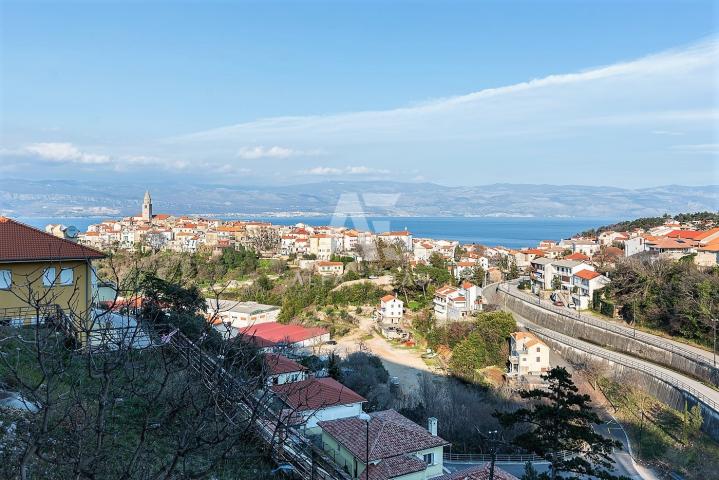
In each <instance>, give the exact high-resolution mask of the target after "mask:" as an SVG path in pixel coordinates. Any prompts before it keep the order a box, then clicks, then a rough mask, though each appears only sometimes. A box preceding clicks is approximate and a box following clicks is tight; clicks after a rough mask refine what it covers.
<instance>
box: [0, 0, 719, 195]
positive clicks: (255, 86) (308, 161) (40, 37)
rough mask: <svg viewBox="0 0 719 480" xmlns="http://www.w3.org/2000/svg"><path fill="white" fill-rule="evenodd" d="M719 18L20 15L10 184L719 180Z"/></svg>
mask: <svg viewBox="0 0 719 480" xmlns="http://www.w3.org/2000/svg"><path fill="white" fill-rule="evenodd" d="M718 15H719V12H718V11H717V8H716V5H715V3H714V2H698V1H672V2H670V1H661V0H660V1H623V2H620V1H603V2H593V3H592V4H591V5H590V4H589V2H585V1H578V0H577V1H561V2H559V1H531V2H530V1H527V2H519V1H501V2H500V1H487V2H408V1H397V2H370V1H365V2H350V1H335V2H303V1H293V2H272V1H266V2H212V1H205V2H182V3H180V2H170V1H154V2H153V1H147V2H139V1H138V2H134V1H129V2H124V3H112V2H106V1H95V2H61V1H49V2H34V1H24V2H2V10H1V20H0V21H1V25H0V27H1V28H0V31H1V32H0V42H1V43H0V47H1V49H2V50H1V51H0V54H1V55H0V79H1V82H2V83H1V84H0V90H1V95H2V96H1V102H2V103H1V104H0V113H1V116H0V128H1V129H2V131H1V132H0V135H1V137H0V139H1V141H2V145H1V148H2V150H0V155H2V156H1V157H0V176H5V177H8V178H10V177H12V178H23V177H34V178H37V175H38V173H37V172H38V171H42V172H43V173H42V175H45V176H47V177H48V178H50V177H60V178H77V179H81V180H82V179H97V178H98V176H103V175H104V176H105V178H108V179H109V180H108V181H110V182H113V181H117V182H120V181H122V182H128V181H134V180H137V178H138V176H140V177H142V178H143V179H148V178H152V179H160V178H167V179H176V180H177V181H200V180H202V181H205V180H207V181H215V182H218V183H247V184H263V183H268V184H269V183H298V182H311V181H318V180H339V179H350V178H351V179H355V180H374V179H392V180H404V181H435V182H438V183H443V184H451V185H458V184H461V185H477V184H486V183H495V182H517V183H552V184H567V183H572V184H591V185H615V186H626V187H643V186H651V185H660V184H670V183H679V184H687V185H692V184H696V185H698V184H709V183H719V178H718V175H719V173H718V170H717V153H719V145H718V143H719V139H717V126H718V123H717V119H718V117H719V113H718V110H717V84H718V82H719V80H718V79H719V69H718V68H717V66H718V65H719V45H718V40H717V32H716V29H717V21H718V20H719V17H718Z"/></svg>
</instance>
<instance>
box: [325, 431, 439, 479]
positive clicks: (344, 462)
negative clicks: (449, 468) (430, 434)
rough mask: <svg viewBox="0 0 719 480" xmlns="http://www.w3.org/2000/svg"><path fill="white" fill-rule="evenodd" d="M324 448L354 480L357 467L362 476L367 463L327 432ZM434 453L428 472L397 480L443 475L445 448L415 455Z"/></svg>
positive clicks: (421, 451) (427, 450)
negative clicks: (354, 455)
mask: <svg viewBox="0 0 719 480" xmlns="http://www.w3.org/2000/svg"><path fill="white" fill-rule="evenodd" d="M322 448H323V449H324V450H325V451H326V452H328V453H329V454H330V457H331V458H333V459H334V461H335V463H336V464H337V465H339V466H340V467H345V466H347V469H345V470H346V471H347V472H348V473H349V474H350V475H351V476H352V477H353V478H357V477H355V466H356V467H357V472H356V474H357V476H359V475H361V474H362V472H364V469H365V463H364V461H363V460H362V459H355V458H354V457H353V456H352V454H351V453H350V452H348V451H347V450H346V449H344V448H343V447H342V446H341V445H339V444H338V443H337V442H336V441H335V439H334V438H332V436H330V435H328V434H327V433H325V432H322ZM430 452H431V453H434V465H430V466H428V467H427V469H426V470H424V471H421V472H415V473H410V474H408V475H402V476H401V477H396V479H397V480H426V479H428V478H432V477H437V476H439V475H442V473H443V472H442V465H443V463H442V461H443V453H444V448H443V447H435V448H429V449H426V450H419V451H417V452H415V453H414V454H415V455H417V456H418V457H419V458H422V456H423V455H424V454H425V453H430Z"/></svg>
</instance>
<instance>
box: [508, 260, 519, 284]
mask: <svg viewBox="0 0 719 480" xmlns="http://www.w3.org/2000/svg"><path fill="white" fill-rule="evenodd" d="M519 274H520V271H519V267H517V263H516V262H512V263H511V265H510V266H509V272H507V280H514V279H515V278H519Z"/></svg>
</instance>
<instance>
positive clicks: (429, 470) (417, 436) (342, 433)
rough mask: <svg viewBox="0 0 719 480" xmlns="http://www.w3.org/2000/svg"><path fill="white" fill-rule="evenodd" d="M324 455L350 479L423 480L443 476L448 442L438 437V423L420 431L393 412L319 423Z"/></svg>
mask: <svg viewBox="0 0 719 480" xmlns="http://www.w3.org/2000/svg"><path fill="white" fill-rule="evenodd" d="M318 426H319V428H320V429H321V431H322V446H323V449H324V451H325V452H326V453H327V454H328V455H329V456H330V458H332V459H333V460H334V461H335V463H337V464H338V465H339V466H340V467H341V468H343V469H344V470H345V471H346V472H347V473H348V474H349V475H350V476H351V477H352V478H354V479H360V480H366V479H372V480H389V479H402V480H424V479H427V478H434V477H438V476H440V475H442V474H443V473H444V468H443V459H444V456H443V453H444V447H446V446H448V445H449V442H447V441H446V440H444V439H443V438H441V437H439V436H438V435H437V419H436V418H433V417H430V418H429V421H428V428H426V429H425V428H422V427H421V426H419V425H417V424H416V423H414V422H413V421H411V420H410V419H408V418H406V417H404V416H403V415H400V414H399V413H397V412H396V411H395V410H384V411H380V412H372V413H370V414H367V415H366V416H365V417H364V418H362V417H348V418H344V419H341V420H332V421H321V422H319V423H318Z"/></svg>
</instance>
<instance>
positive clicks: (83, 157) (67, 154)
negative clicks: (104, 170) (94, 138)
mask: <svg viewBox="0 0 719 480" xmlns="http://www.w3.org/2000/svg"><path fill="white" fill-rule="evenodd" d="M23 150H24V152H25V153H27V154H30V155H36V156H38V157H40V158H42V159H43V160H48V161H51V162H58V163H84V164H105V163H110V157H109V156H108V155H100V154H96V153H88V152H84V151H81V150H80V149H79V148H77V147H76V146H75V145H73V144H72V143H64V142H63V143H60V142H48V143H33V144H31V145H27V146H26V147H25V148H24V149H23Z"/></svg>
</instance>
